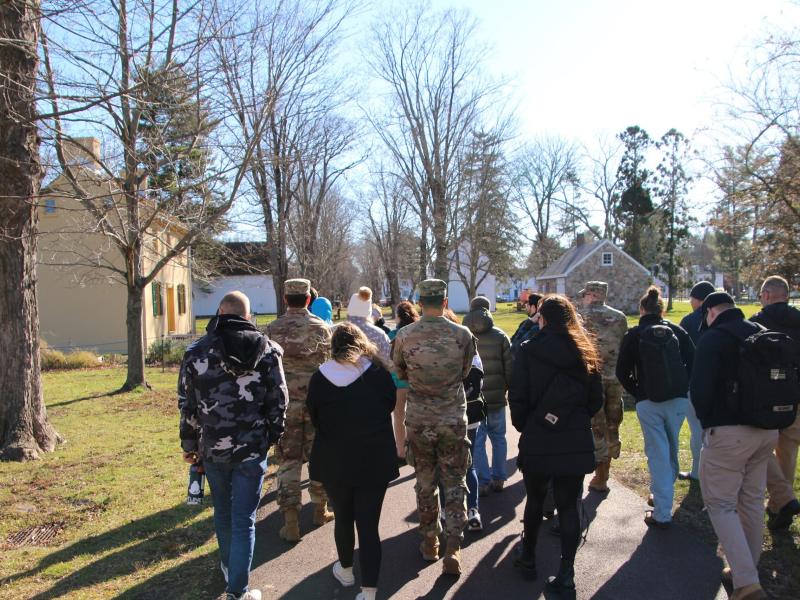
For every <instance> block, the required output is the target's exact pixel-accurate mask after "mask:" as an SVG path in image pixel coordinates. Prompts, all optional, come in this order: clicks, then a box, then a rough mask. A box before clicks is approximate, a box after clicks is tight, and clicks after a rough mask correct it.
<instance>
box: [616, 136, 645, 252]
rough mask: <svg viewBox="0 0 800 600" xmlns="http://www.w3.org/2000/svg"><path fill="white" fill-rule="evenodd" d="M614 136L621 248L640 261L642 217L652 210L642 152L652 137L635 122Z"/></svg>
mask: <svg viewBox="0 0 800 600" xmlns="http://www.w3.org/2000/svg"><path fill="white" fill-rule="evenodd" d="M617 138H618V139H619V140H620V142H622V144H623V147H624V153H623V155H622V158H621V160H620V163H619V167H618V168H617V176H618V178H619V179H620V180H622V181H623V186H622V187H623V189H624V191H623V192H622V197H621V198H620V202H619V205H618V206H617V210H616V217H617V220H618V221H619V222H620V223H621V225H622V239H623V247H624V249H625V251H626V252H627V253H628V254H630V255H631V256H632V257H633V258H634V259H636V260H638V261H639V262H644V261H645V257H644V253H643V250H642V236H643V230H644V229H645V228H646V221H645V220H646V218H647V217H648V216H649V215H650V214H651V213H652V212H653V201H652V200H651V198H650V190H649V187H648V185H647V184H648V183H649V181H648V180H649V177H650V171H649V170H647V169H646V168H645V166H644V163H645V153H646V152H647V150H648V149H650V147H651V146H652V145H653V140H652V139H651V138H650V135H649V134H648V133H647V132H646V131H645V130H644V129H642V128H641V127H639V126H638V125H633V126H631V127H628V128H627V129H626V130H625V131H623V132H622V133H620V134H618V135H617Z"/></svg>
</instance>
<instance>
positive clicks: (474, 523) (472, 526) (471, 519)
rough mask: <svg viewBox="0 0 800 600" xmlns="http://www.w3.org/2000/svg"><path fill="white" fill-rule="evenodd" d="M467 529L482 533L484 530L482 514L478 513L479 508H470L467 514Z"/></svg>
mask: <svg viewBox="0 0 800 600" xmlns="http://www.w3.org/2000/svg"><path fill="white" fill-rule="evenodd" d="M467 529H469V530H470V531H480V530H481V529H483V523H481V514H480V513H479V512H478V509H477V508H470V509H469V511H468V512H467Z"/></svg>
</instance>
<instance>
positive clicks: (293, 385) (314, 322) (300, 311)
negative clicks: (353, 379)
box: [266, 279, 333, 542]
mask: <svg viewBox="0 0 800 600" xmlns="http://www.w3.org/2000/svg"><path fill="white" fill-rule="evenodd" d="M285 286H286V287H285V289H286V303H287V305H288V308H287V310H286V314H284V315H283V316H281V317H278V318H277V319H275V320H274V321H273V322H272V323H270V324H269V325H267V328H266V332H267V335H269V337H270V338H271V339H272V340H274V341H275V342H277V343H278V344H280V346H281V347H282V348H283V366H284V370H285V371H286V384H287V386H288V388H289V408H288V410H287V411H286V433H284V435H283V439H282V440H281V443H280V444H278V446H277V452H276V454H277V458H278V464H279V467H278V474H277V479H278V506H279V507H280V510H281V512H282V513H283V517H284V525H283V527H282V528H281V530H280V536H281V537H282V538H283V539H285V540H287V541H290V542H297V541H299V540H300V524H299V520H298V519H299V513H300V506H301V502H300V471H301V469H302V467H303V463H304V462H308V459H309V456H310V453H311V446H312V444H313V443H314V425H313V424H312V423H311V417H310V415H309V414H308V409H307V408H306V395H307V393H308V382H309V380H310V379H311V376H312V375H313V374H314V372H315V371H316V370H317V368H319V366H320V365H321V364H322V363H323V362H325V361H326V360H327V358H328V355H329V354H330V348H331V331H330V328H329V327H328V326H327V325H326V324H325V322H324V321H323V320H322V319H320V318H319V317H316V316H314V315H312V314H311V313H310V312H309V311H308V309H307V306H308V304H309V301H310V300H311V296H310V295H309V292H310V290H311V283H310V282H309V281H308V280H307V279H289V280H288V281H287V282H286V283H285ZM308 490H309V493H310V495H311V502H313V503H314V505H315V508H314V524H315V525H323V524H325V523H327V522H328V521H330V520H332V519H333V513H332V512H330V511H328V498H327V496H326V495H325V489H324V488H323V487H322V484H321V483H319V482H318V481H311V482H309V486H308Z"/></svg>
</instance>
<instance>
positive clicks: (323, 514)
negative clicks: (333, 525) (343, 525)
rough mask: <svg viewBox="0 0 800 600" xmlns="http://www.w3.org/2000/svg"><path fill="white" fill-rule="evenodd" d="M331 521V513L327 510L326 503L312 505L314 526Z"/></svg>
mask: <svg viewBox="0 0 800 600" xmlns="http://www.w3.org/2000/svg"><path fill="white" fill-rule="evenodd" d="M331 521H333V513H332V512H331V511H329V510H328V503H327V502H320V503H319V504H315V505H314V525H317V526H320V525H325V523H330V522H331Z"/></svg>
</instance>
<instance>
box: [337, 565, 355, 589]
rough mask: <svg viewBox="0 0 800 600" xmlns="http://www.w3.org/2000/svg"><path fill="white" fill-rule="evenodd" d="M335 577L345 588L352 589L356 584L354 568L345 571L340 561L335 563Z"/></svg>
mask: <svg viewBox="0 0 800 600" xmlns="http://www.w3.org/2000/svg"><path fill="white" fill-rule="evenodd" d="M333 576H334V577H335V578H336V580H337V581H338V582H339V583H341V584H342V585H343V586H344V587H352V586H353V585H354V584H355V582H356V576H355V575H353V567H350V568H349V569H345V568H344V567H343V566H342V563H341V562H339V561H338V560H337V561H336V562H335V563H333Z"/></svg>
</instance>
